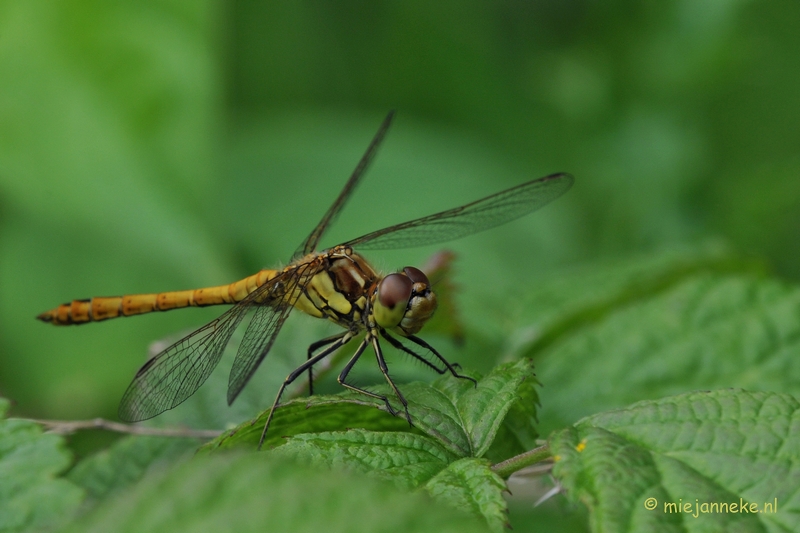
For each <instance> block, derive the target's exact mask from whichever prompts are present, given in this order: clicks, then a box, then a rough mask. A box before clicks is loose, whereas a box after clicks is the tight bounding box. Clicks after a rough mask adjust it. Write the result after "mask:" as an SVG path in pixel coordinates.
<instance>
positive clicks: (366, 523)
mask: <svg viewBox="0 0 800 533" xmlns="http://www.w3.org/2000/svg"><path fill="white" fill-rule="evenodd" d="M67 531H70V532H71V531H76V532H78V531H79V532H81V533H91V532H95V531H97V532H106V531H114V532H118V533H129V532H139V531H141V532H152V531H193V532H198V533H202V532H205V531H208V532H219V531H292V532H295V533H302V532H315V533H316V532H319V531H326V532H331V533H335V532H338V531H342V532H344V531H347V532H358V531H365V532H366V531H369V532H371V533H374V532H393V533H394V532H406V531H408V532H411V531H430V532H436V533H449V532H453V533H455V532H460V533H465V532H472V531H486V527H485V525H483V524H480V523H478V522H476V521H475V520H474V519H473V518H472V517H471V516H469V515H466V514H465V513H462V512H459V511H457V510H455V509H451V508H449V507H447V506H444V505H438V504H436V503H435V502H433V501H431V500H430V498H426V497H424V496H423V495H421V494H408V493H404V492H401V491H400V490H398V489H397V488H395V487H393V486H392V485H391V484H387V483H381V482H378V481H376V480H370V479H364V478H362V477H358V476H354V475H352V474H347V473H343V472H335V473H331V472H329V471H324V472H323V471H320V470H319V469H314V468H309V467H307V466H302V465H298V464H295V463H294V462H292V461H289V460H287V459H286V458H281V460H280V461H272V460H270V458H269V457H268V456H267V455H265V454H246V455H243V454H214V455H204V456H199V457H197V458H195V459H194V460H192V461H189V462H188V463H184V464H182V465H179V466H178V467H177V468H174V469H172V470H170V471H169V472H167V473H164V474H150V475H148V476H147V477H146V478H145V479H144V480H143V482H141V483H139V484H137V485H136V486H135V487H133V488H132V489H131V490H129V491H126V492H125V493H123V494H119V495H117V496H116V497H114V498H111V499H109V500H108V501H106V502H103V504H101V505H100V506H99V507H98V508H97V509H96V510H95V511H94V512H93V513H91V514H90V515H88V516H86V517H85V518H84V519H83V520H81V521H80V522H79V523H77V524H75V525H73V526H72V527H71V528H69V529H67Z"/></svg>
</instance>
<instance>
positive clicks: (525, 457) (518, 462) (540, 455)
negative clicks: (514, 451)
mask: <svg viewBox="0 0 800 533" xmlns="http://www.w3.org/2000/svg"><path fill="white" fill-rule="evenodd" d="M549 458H550V446H549V445H548V444H543V445H541V446H539V447H538V448H534V449H533V450H530V451H527V452H525V453H521V454H519V455H516V456H514V457H512V458H511V459H506V460H505V461H502V462H500V463H497V464H496V465H494V466H492V470H494V472H495V474H497V475H499V476H500V477H502V478H503V479H508V477H509V476H510V475H511V474H513V473H514V472H516V471H518V470H522V469H523V468H525V467H526V466H530V465H533V464H536V463H540V462H542V461H544V460H546V459H549Z"/></svg>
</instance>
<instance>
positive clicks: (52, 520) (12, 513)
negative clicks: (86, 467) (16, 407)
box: [0, 398, 84, 533]
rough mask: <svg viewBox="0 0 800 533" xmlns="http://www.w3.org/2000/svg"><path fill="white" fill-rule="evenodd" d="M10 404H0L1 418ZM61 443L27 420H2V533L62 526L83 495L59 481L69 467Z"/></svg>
mask: <svg viewBox="0 0 800 533" xmlns="http://www.w3.org/2000/svg"><path fill="white" fill-rule="evenodd" d="M8 406H9V402H8V400H6V399H4V398H0V417H4V416H5V414H6V412H7V411H8ZM71 461H72V458H71V457H70V454H69V453H67V451H66V450H64V440H63V439H62V438H61V437H59V436H57V435H52V434H47V435H46V434H42V430H41V427H40V426H39V425H38V424H34V423H33V422H28V421H25V420H13V419H12V420H0V532H3V533H5V532H9V533H10V532H16V531H33V530H35V531H41V530H43V529H47V528H52V527H55V526H56V525H59V524H62V523H63V522H64V519H65V518H66V517H69V516H71V515H72V514H73V513H74V512H75V511H76V510H77V508H78V506H79V505H80V503H81V500H83V497H84V493H83V491H82V490H81V489H80V488H79V487H77V486H75V485H73V484H72V483H70V482H69V481H67V480H65V479H59V478H57V476H58V474H59V473H61V472H62V471H64V470H65V469H66V468H67V467H68V466H69V465H70V463H71Z"/></svg>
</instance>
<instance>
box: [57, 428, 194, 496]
mask: <svg viewBox="0 0 800 533" xmlns="http://www.w3.org/2000/svg"><path fill="white" fill-rule="evenodd" d="M197 445H198V441H197V439H188V438H186V439H182V438H165V437H149V436H128V437H123V438H122V439H119V440H118V441H116V442H115V443H114V444H112V445H111V446H110V447H109V448H108V449H106V450H103V451H100V452H98V453H96V454H95V455H93V456H91V457H87V458H86V459H84V460H82V461H81V462H79V463H78V464H77V465H75V467H74V468H73V469H72V470H70V471H69V474H67V478H68V479H69V480H70V481H72V482H73V483H75V484H76V485H78V486H80V487H83V488H84V489H85V490H86V492H87V494H88V496H89V501H88V502H87V503H88V504H93V503H96V501H98V500H102V499H104V498H106V497H108V495H109V494H114V493H116V492H117V491H119V490H121V489H123V488H125V487H128V486H130V485H132V484H134V483H136V482H137V481H139V480H140V479H141V478H142V477H143V476H144V475H145V474H146V473H147V472H148V471H149V470H152V469H158V468H162V467H163V466H164V465H167V464H174V463H176V462H179V461H181V460H183V459H188V458H190V457H191V456H192V455H194V452H195V450H196V449H197Z"/></svg>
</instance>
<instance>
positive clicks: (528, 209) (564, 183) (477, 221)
mask: <svg viewBox="0 0 800 533" xmlns="http://www.w3.org/2000/svg"><path fill="white" fill-rule="evenodd" d="M573 181H574V178H573V177H572V176H571V175H569V174H552V175H550V176H545V177H544V178H539V179H536V180H533V181H529V182H528V183H523V184H522V185H518V186H516V187H512V188H511V189H507V190H505V191H502V192H499V193H497V194H493V195H491V196H487V197H486V198H484V199H482V200H478V201H475V202H472V203H469V204H467V205H462V206H461V207H456V208H454V209H450V210H448V211H442V212H441V213H436V214H435V215H429V216H427V217H422V218H418V219H416V220H411V221H409V222H405V223H403V224H398V225H396V226H391V227H388V228H384V229H381V230H378V231H373V232H372V233H368V234H367V235H364V236H363V237H359V238H357V239H354V240H352V241H349V242H347V243H345V245H348V246H353V247H358V248H361V249H366V250H387V249H397V248H410V247H413V246H423V245H427V244H437V243H441V242H446V241H450V240H453V239H459V238H461V237H466V236H467V235H472V234H473V233H477V232H479V231H483V230H487V229H489V228H494V227H495V226H499V225H501V224H505V223H506V222H510V221H512V220H514V219H516V218H519V217H521V216H524V215H527V214H528V213H532V212H533V211H536V210H537V209H539V208H540V207H543V206H545V205H547V204H548V203H550V202H552V201H553V200H555V199H556V198H558V197H559V196H561V195H562V194H564V193H565V192H567V191H568V190H569V188H570V187H572V183H573Z"/></svg>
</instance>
